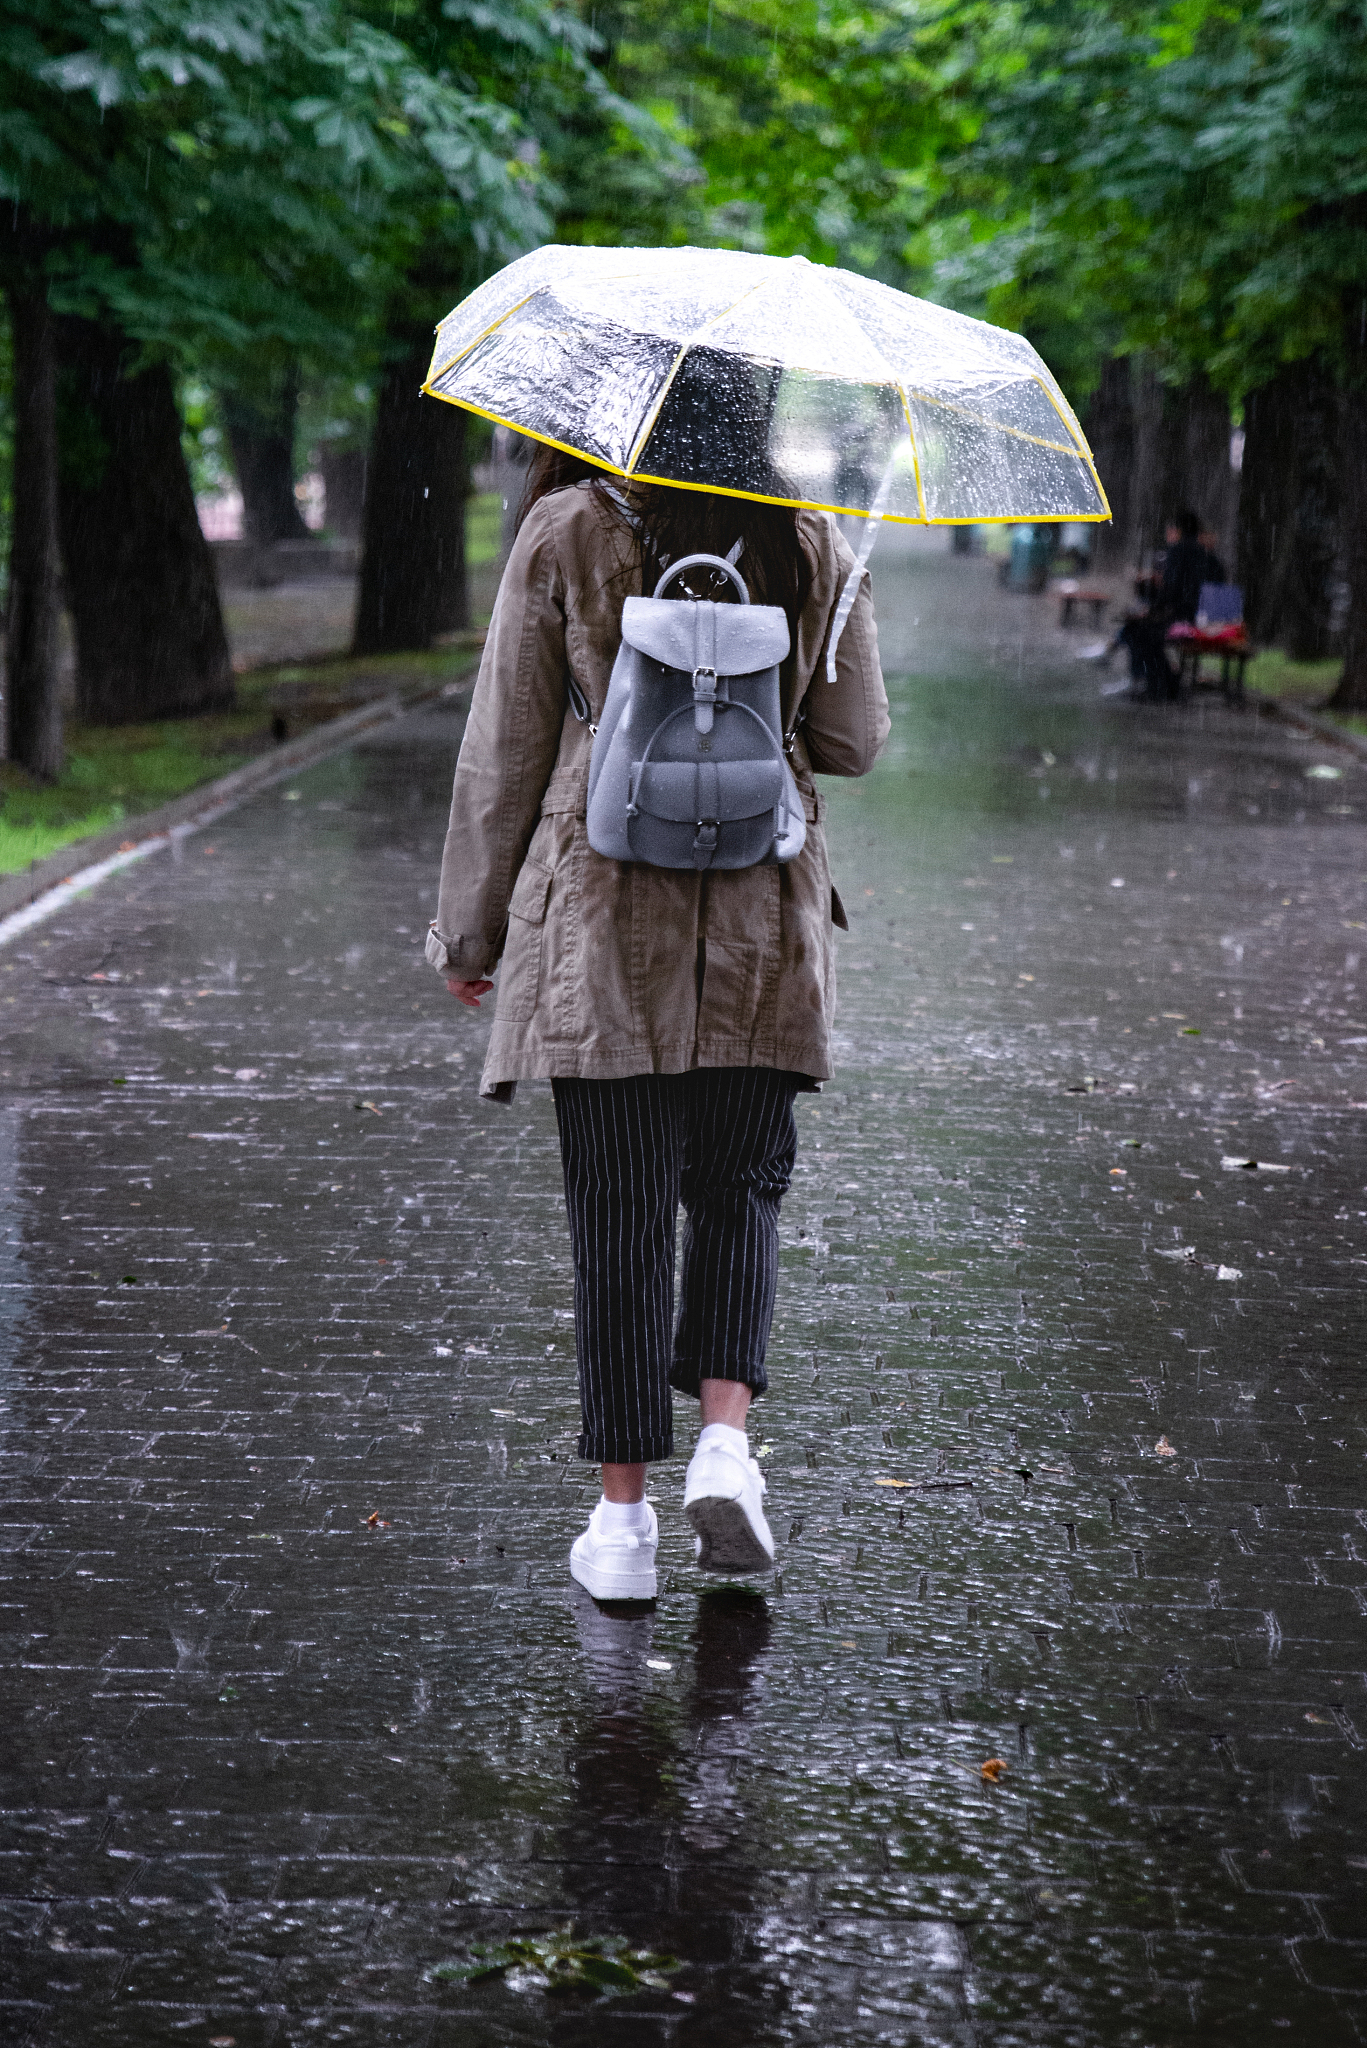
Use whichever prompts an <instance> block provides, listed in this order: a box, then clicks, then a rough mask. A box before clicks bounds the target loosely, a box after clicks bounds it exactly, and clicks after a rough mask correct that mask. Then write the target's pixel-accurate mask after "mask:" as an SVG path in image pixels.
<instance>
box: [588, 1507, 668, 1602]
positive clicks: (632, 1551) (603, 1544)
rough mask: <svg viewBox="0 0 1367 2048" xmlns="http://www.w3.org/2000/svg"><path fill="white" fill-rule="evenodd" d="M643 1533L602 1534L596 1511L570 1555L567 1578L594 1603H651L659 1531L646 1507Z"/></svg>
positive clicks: (613, 1531)
mask: <svg viewBox="0 0 1367 2048" xmlns="http://www.w3.org/2000/svg"><path fill="white" fill-rule="evenodd" d="M646 1517H647V1527H646V1529H645V1530H644V1532H637V1531H635V1530H631V1529H613V1530H605V1529H604V1528H603V1526H602V1521H601V1518H600V1516H599V1513H598V1509H597V1508H595V1509H594V1511H593V1513H592V1514H591V1515H590V1516H589V1526H588V1528H587V1529H585V1531H584V1533H583V1535H582V1536H580V1537H579V1538H578V1539H577V1541H576V1542H575V1545H574V1548H573V1549H572V1550H571V1552H570V1576H571V1578H575V1579H578V1581H579V1583H580V1585H581V1586H582V1587H583V1588H584V1590H585V1592H586V1593H591V1594H592V1595H593V1597H594V1599H595V1600H653V1599H654V1598H655V1552H656V1550H657V1549H658V1548H659V1543H660V1529H659V1524H658V1523H657V1522H656V1520H655V1510H654V1508H652V1507H650V1506H649V1505H647V1507H646Z"/></svg>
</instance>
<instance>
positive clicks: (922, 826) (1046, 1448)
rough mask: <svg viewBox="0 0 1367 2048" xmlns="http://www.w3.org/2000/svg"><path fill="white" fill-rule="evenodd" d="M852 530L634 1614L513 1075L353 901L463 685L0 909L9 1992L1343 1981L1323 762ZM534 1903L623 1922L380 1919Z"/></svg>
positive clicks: (110, 1997)
mask: <svg viewBox="0 0 1367 2048" xmlns="http://www.w3.org/2000/svg"><path fill="white" fill-rule="evenodd" d="M880 556H881V558H882V559H881V565H880V566H879V568H878V595H879V605H880V616H881V620H882V632H883V642H884V650H885V655H886V658H887V666H888V669H889V672H890V675H891V676H892V677H893V678H894V681H893V688H892V695H893V698H894V703H895V707H896V708H895V724H894V735H893V742H892V744H891V746H890V748H889V751H888V754H887V755H886V756H885V758H884V760H883V762H881V763H880V765H879V768H878V770H877V771H876V772H875V774H874V775H873V776H872V777H871V778H870V779H869V780H868V781H867V782H866V783H863V784H859V785H851V786H848V787H846V786H840V785H827V787H828V792H829V795H830V798H831V835H832V844H833V864H834V867H835V870H836V874H837V879H838V881H839V883H840V886H841V890H842V893H843V894H844V896H845V898H846V900H847V902H848V903H849V905H850V909H851V924H852V927H853V929H852V931H851V934H850V936H849V938H848V939H847V940H845V941H844V942H843V944H842V968H841V972H842V1007H841V1015H840V1031H841V1034H842V1040H843V1051H842V1067H841V1072H840V1075H839V1077H838V1079H837V1080H836V1082H835V1083H833V1084H832V1085H831V1086H830V1087H828V1088H827V1090H826V1091H825V1093H824V1094H823V1095H822V1096H820V1097H818V1098H814V1099H811V1100H809V1101H805V1102H803V1103H802V1104H801V1105H800V1107H799V1112H798V1113H799V1119H800V1125H801V1152H800V1156H799V1165H798V1173H797V1176H796V1178H795V1181H794V1187H793V1192H792V1195H791V1196H790V1198H789V1200H788V1203H787V1205H786V1207H785V1212H784V1222H783V1252H782V1262H783V1282H782V1287H781V1291H780V1308H779V1317H778V1321H777V1324H776V1330H775V1340H774V1346H773V1352H772V1357H771V1369H772V1371H773V1378H774V1390H773V1392H772V1393H771V1394H770V1396H769V1397H768V1398H767V1399H766V1401H765V1402H764V1403H763V1404H762V1406H761V1408H760V1409H759V1410H757V1411H756V1421H757V1425H758V1426H757V1429H756V1430H755V1432H754V1433H753V1434H754V1435H755V1436H756V1437H758V1436H760V1435H762V1436H763V1438H764V1449H765V1452H766V1460H765V1471H766V1474H767V1477H768V1482H769V1488H770V1502H771V1504H772V1519H773V1522H774V1528H775V1533H776V1535H777V1536H778V1537H779V1540H780V1553H781V1554H780V1565H781V1570H780V1572H779V1575H778V1577H777V1579H776V1580H775V1581H774V1582H773V1583H772V1584H771V1585H769V1586H767V1587H766V1588H765V1589H764V1593H763V1597H759V1596H758V1595H756V1594H754V1593H752V1592H749V1591H746V1590H744V1589H732V1590H729V1591H728V1590H727V1589H724V1588H709V1586H708V1585H707V1584H706V1583H705V1582H700V1581H699V1580H698V1578H697V1576H696V1574H695V1572H694V1570H693V1567H692V1564H691V1556H690V1547H689V1544H688V1541H687V1532H686V1530H685V1527H684V1524H683V1520H682V1515H681V1513H680V1511H679V1494H680V1489H681V1485H682V1461H679V1462H678V1463H676V1464H675V1465H673V1466H670V1467H666V1468H661V1469H659V1470H657V1471H656V1473H655V1474H654V1476H653V1479H652V1486H651V1491H652V1494H653V1496H655V1497H656V1500H657V1508H658V1512H659V1515H660V1522H661V1539H662V1540H661V1597H660V1600H659V1602H658V1605H657V1607H656V1608H655V1609H654V1610H653V1611H652V1612H649V1613H633V1612H631V1611H629V1610H618V1611H615V1612H614V1611H610V1610H598V1609H596V1608H594V1607H593V1606H592V1604H591V1603H586V1602H584V1601H583V1600H582V1598H581V1596H580V1595H579V1592H578V1589H576V1588H575V1587H573V1585H572V1584H571V1582H570V1581H569V1579H568V1576H567V1573H566V1571H565V1554H566V1552H567V1550H568V1546H569V1543H570V1541H571V1539H572V1537H573V1535H574V1534H575V1532H576V1530H577V1528H578V1526H579V1524H580V1521H581V1519H582V1516H583V1515H584V1513H585V1511H586V1508H587V1505H588V1503H589V1502H590V1500H591V1499H592V1497H593V1491H594V1489H593V1483H592V1479H591V1477H590V1475H589V1474H587V1473H586V1471H585V1470H584V1468H582V1467H581V1466H579V1465H578V1464H577V1463H576V1462H575V1461H574V1458H573V1444H574V1435H575V1428H576V1422H575V1402H574V1393H573V1371H572V1341H573V1340H572V1333H571V1321H570V1313H569V1311H570V1272H569V1261H568V1254H567V1249H566V1244H565V1236H564V1226H563V1219H562V1214H561V1196H560V1192H559V1187H558V1165H557V1154H556V1150H555V1144H554V1135H553V1133H554V1120H553V1115H552V1110H551V1105H550V1102H549V1095H548V1091H546V1090H544V1089H527V1090H524V1091H523V1092H522V1093H521V1094H520V1095H519V1098H518V1101H517V1103H516V1105H515V1106H514V1107H513V1108H512V1109H511V1110H503V1109H496V1108H492V1107H489V1106H483V1105H480V1104H479V1103H478V1101H477V1099H476V1096H475V1076H476V1074H477V1072H478V1063H479V1053H480V1044H481V1039H482V1033H483V1031H484V1029H485V1028H486V1026H485V1025H484V1023H483V1022H482V1021H476V1020H467V1019H466V1018H465V1017H463V1016H454V1015H452V1014H450V1013H449V1012H448V1009H447V1008H446V1007H445V1005H446V998H445V997H444V995H443V993H442V991H441V989H440V985H439V983H437V981H436V978H435V977H434V976H432V975H431V974H430V971H429V970H427V969H426V968H425V967H424V966H423V964H422V961H421V939H422V935H423V931H424V928H425V924H426V919H427V917H428V915H429V914H430V904H431V900H432V889H433V882H434V876H435V864H436V857H437V852H438V849H439V846H440V840H441V834H442V829H443V826H444V821H445V812H446V805H447V801H448V796H449V781H450V768H451V762H452V759H453V754H454V749H455V746H456V745H457V743H458V740H459V733H460V720H461V705H460V701H459V700H451V701H447V702H445V703H443V704H442V705H441V706H440V707H439V708H435V709H430V710H427V711H424V712H422V713H420V714H416V715H414V716H413V717H411V718H409V719H407V720H405V721H403V722H402V723H400V724H398V725H396V726H394V727H392V728H390V729H388V730H387V731H386V732H385V733H384V735H383V736H381V737H378V738H375V739H372V740H369V741H367V742H366V743H365V745H364V746H361V747H358V748H357V749H356V750H355V751H353V752H352V753H351V754H349V755H346V756H344V757H341V758H340V759H339V760H337V761H335V762H332V763H328V764H324V765H323V766H321V767H318V768H316V769H314V770H312V771H310V772H309V773H308V774H307V775H304V776H302V777H301V778H300V779H299V781H298V783H297V784H296V785H293V786H290V787H287V788H284V789H282V790H277V791H273V792H270V793H268V794H267V795H265V796H263V797H261V798H259V799H258V800H256V801H255V802H254V803H252V804H250V805H248V806H246V807H244V808H243V809H242V810H241V811H239V812H237V813H235V814H234V815H232V816H231V817H229V818H226V819H223V820H221V821H219V822H218V823H217V824H216V825H215V826H214V828H213V831H212V834H204V835H201V836H200V837H198V838H192V839H190V840H188V841H186V842H184V844H183V847H182V849H181V852H180V856H179V859H178V861H177V862H175V863H173V861H172V859H171V858H170V856H169V855H168V856H163V857H159V858H158V859H157V860H153V861H150V862H148V863H146V864H145V865H144V866H142V867H139V868H137V869H130V870H128V871H127V872H126V873H125V874H123V875H120V876H119V877H117V878H115V879H114V880H111V881H110V882H109V883H107V884H106V885H105V886H104V887H103V888H102V889H101V890H100V891H98V892H97V893H96V894H94V895H92V896H90V897H89V898H87V899H85V900H84V901H82V902H80V903H79V904H77V905H75V906H73V907H71V908H70V909H68V910H67V911H66V912H65V913H64V914H63V915H62V916H61V917H60V918H59V919H58V920H57V921H56V922H55V924H51V925H48V926H45V927H40V928H38V929H37V930H36V931H33V932H30V933H29V934H27V935H26V936H25V937H24V938H22V939H21V940H20V941H18V942H17V944H16V945H15V946H13V947H11V948H10V950H9V951H8V952H6V953H3V954H0V997H2V998H3V1015H4V1042H3V1046H2V1047H0V1053H2V1054H3V1058H2V1059H0V1077H2V1078H3V1086H4V1096H3V1102H2V1103H0V1111H2V1114H0V1148H3V1151H2V1152H0V1158H3V1160H4V1162H6V1163H7V1167H8V1170H7V1172H6V1174H5V1200H6V1205H7V1206H6V1209H5V1217H4V1223H5V1229H4V1233H3V1242H0V1327H3V1330H4V1332H5V1335H6V1353H5V1355H6V1360H7V1368H6V1369H7V1379H6V1399H7V1412H8V1434H7V1439H6V1455H7V1493H6V1507H7V1512H6V1516H5V1524H6V1543H7V1549H6V1568H5V1602H6V1653H7V1654H6V1659H5V1664H6V1678H7V1689H8V1693H9V1708H8V1713H7V1726H8V1729H9V1734H10V1740H9V1742H8V1744H7V1750H8V1755H7V1759H6V1765H7V1768H6V1788H7V1789H6V1798H5V1806H6V1809H7V1815H6V1854H5V1864H4V1868H5V1872H6V1876H5V1884H4V1896H5V1906H4V1912H5V1916H6V1936H5V1939H6V1970H5V1976H4V1987H3V1991H2V1992H0V2000H2V2001H3V2003H0V2011H2V2012H3V2015H4V2017H3V2021H2V2022H0V2032H3V2034H4V2038H5V2039H6V2040H10V2039H12V2040H14V2041H16V2042H23V2043H34V2044H38V2043H41V2044H43V2048H49V2044H58V2048H66V2044H69V2043H71V2044H74V2043H80V2048H100V2044H105V2043H111V2044H112V2043H117V2044H120V2048H124V2044H127V2048H132V2044H136V2048H148V2044H159V2043H161V2042H163V2041H165V2042H171V2041H177V2042H182V2041H189V2042H204V2043H211V2042H214V2041H227V2040H229V2039H231V2040H232V2041H233V2042H234V2043H236V2044H238V2048H256V2044H263V2048H264V2044H277V2048H278V2044H286V2043H289V2044H295V2043H306V2042H307V2043H313V2042H319V2043H323V2042H348V2043H355V2042H361V2043H369V2042H375V2043H380V2042H384V2043H386V2044H391V2043H398V2044H405V2043H408V2042H413V2043H418V2042H421V2043H423V2044H437V2048H446V2044H457V2043H458V2044H461V2048H472V2044H479V2048H484V2044H497V2048H503V2044H521V2043H556V2044H561V2043H573V2044H576V2048H577V2044H580V2043H582V2044H585V2048H587V2044H589V2043H597V2042H599V2041H602V2040H614V2039H622V2040H624V2041H630V2042H632V2043H633V2044H635V2043H636V2042H641V2043H654V2042H659V2043H671V2044H673V2043H686V2044H708V2048H712V2044H728V2048H729V2044H735V2048H742V2044H744V2048H749V2044H752V2043H756V2044H758V2043H770V2042H773V2043H776V2044H778V2043H810V2044H814V2048H828V2044H835V2043H859V2044H865V2043H868V2044H873V2043H896V2044H908V2043H916V2044H918V2048H920V2044H927V2048H939V2044H953V2048H967V2044H969V2043H975V2044H984V2048H988V2044H990V2048H1014V2044H1017V2043H1021V2044H1024V2043H1043V2044H1048V2048H1055V2044H1062V2048H1092V2044H1098V2043H1103V2044H1107V2048H1110V2044H1117V2048H1120V2044H1125V2048H1129V2044H1133V2048H1166V2044H1169V2043H1176V2042H1193V2043H1194V2042H1197V2041H1200V2042H1203V2043H1204V2042H1208V2041H1210V2040H1229V2041H1231V2042H1238V2043H1240V2044H1241V2048H1242V2044H1246V2043H1260V2044H1261V2043H1263V2042H1275V2041H1278V2040H1282V2039H1289V2040H1292V2041H1299V2040H1302V2039H1313V2040H1314V2041H1316V2042H1317V2043H1322V2044H1324V2048H1336V2044H1338V2043H1340V2042H1342V2043H1350V2042H1357V2041H1359V2040H1360V2039H1362V2038H1363V2037H1364V2034H1367V2007H1364V1999H1367V1937H1364V1931H1363V1930H1364V1926H1365V1925H1367V1910H1365V1903H1367V1902H1365V1900H1364V1892H1365V1891H1367V1847H1365V1846H1364V1845H1365V1844H1367V1831H1365V1829H1364V1821H1365V1820H1367V1813H1365V1812H1364V1808H1365V1806H1367V1795H1365V1794H1364V1778H1365V1767H1364V1748H1363V1745H1364V1742H1367V1696H1364V1683H1365V1681H1364V1673H1363V1655H1362V1643H1363V1637H1362V1628H1363V1614H1364V1611H1367V1509H1365V1508H1364V1494H1363V1486H1362V1461H1363V1455H1364V1450H1367V1436H1365V1434H1364V1393H1363V1382H1362V1369H1361V1363H1360V1361H1361V1354H1362V1329H1363V1314H1362V1308H1361V1302H1362V1282H1363V1275H1364V1248H1363V1221H1364V1211H1367V1193H1365V1192H1364V1188H1363V1181H1364V1178H1367V1176H1364V1172H1363V1159H1364V1148H1363V1142H1362V1110H1363V1106H1364V1097H1367V1083H1365V1082H1364V1079H1363V1069H1362V1054H1363V1047H1364V1044H1367V1023H1364V1021H1363V1018H1364V1011H1363V1004H1362V997H1361V995H1360V994H1359V989H1360V986H1361V982H1360V959H1361V955H1362V951H1363V934H1364V928H1365V927H1367V907H1365V905H1367V892H1365V891H1364V879H1363V878H1364V862H1363V842H1362V820H1363V817H1364V815H1367V770H1364V768H1363V767H1361V766H1359V765H1358V764H1356V763H1355V762H1354V761H1353V759H1352V758H1351V757H1350V756H1348V755H1347V754H1343V755H1342V756H1338V755H1335V754H1334V752H1333V750H1332V749H1330V750H1328V751H1326V749H1325V748H1324V747H1323V746H1322V745H1321V744H1320V743H1318V742H1313V741H1309V740H1307V739H1305V738H1303V737H1301V736H1299V735H1297V734H1295V733H1292V732H1289V731H1286V730H1284V729H1281V728H1279V727H1277V726H1275V725H1272V724H1270V723H1260V722H1258V721H1257V720H1256V719H1255V718H1254V716H1253V714H1252V713H1247V712H1236V711H1233V710H1230V709H1228V708H1226V707H1225V706H1224V705H1223V704H1221V703H1220V702H1219V701H1218V700H1215V699H1210V698H1202V699H1198V701H1197V702H1196V703H1195V704H1193V705H1191V706H1188V707H1183V708H1180V709H1178V710H1176V711H1157V710H1150V709H1147V708H1145V707H1143V706H1136V705H1131V704H1128V703H1125V702H1122V701H1119V700H1117V699H1102V698H1101V697H1100V696H1099V695H1098V683H1097V677H1096V675H1095V673H1094V672H1093V671H1091V670H1083V669H1082V668H1081V665H1080V664H1076V663H1074V662H1073V660H1072V657H1071V644H1072V643H1071V642H1070V641H1069V640H1068V639H1067V638H1066V636H1063V635H1061V634H1059V633H1058V632H1057V631H1056V630H1055V628H1054V624H1053V619H1052V616H1051V614H1050V609H1049V608H1048V607H1047V603H1046V601H1045V600H1038V601H1037V600H1031V599H1027V598H1017V597H1008V596H1007V595H1006V594H1005V593H1003V592H1001V591H1000V590H999V589H998V588H997V586H996V584H995V582H994V580H993V576H992V571H991V565H989V564H986V563H983V562H981V561H976V560H972V559H967V560H965V559H963V558H951V557H949V556H948V555H947V554H945V553H943V552H942V551H941V548H940V544H939V542H938V541H937V542H936V543H935V544H934V549H933V551H932V549H931V548H930V547H929V546H928V545H922V544H917V543H907V542H901V543H899V542H897V541H895V540H893V541H892V542H890V543H889V544H888V545H886V546H885V544H884V542H882V541H880V543H879V556H876V557H875V563H876V564H878V563H879V557H880ZM1325 768H1332V769H1336V770H1338V771H1339V772H1338V773H1337V774H1334V775H1324V774H1322V773H1321V774H1316V773H1314V772H1312V771H1314V770H1316V769H1320V770H1323V769H1325ZM1243 1161H1249V1162H1258V1163H1257V1164H1241V1163H1237V1162H1243ZM1231 1162H1234V1163H1231ZM1277 1169H1280V1170H1277ZM690 1433H691V1432H690V1431H689V1430H687V1429H686V1430H685V1432H684V1435H685V1439H686V1438H687V1437H688V1435H689V1434H690ZM994 1757H995V1758H1000V1759H1002V1760H1003V1762H1004V1764H1005V1769H1004V1771H1003V1772H1002V1773H1001V1775H1000V1779H999V1782H998V1783H997V1784H995V1785H994V1784H992V1783H990V1782H989V1781H988V1780H986V1779H984V1777H983V1775H982V1770H981V1767H982V1764H983V1763H984V1762H985V1761H987V1760H989V1759H991V1758H994ZM565 1927H573V1929H574V1930H575V1932H576V1933H577V1934H579V1935H581V1936H594V1935H603V1936H607V1935H613V1936H621V1937H624V1938H625V1939H627V1940H628V1941H630V1942H631V1943H632V1944H633V1945H635V1946H638V1947H640V1948H648V1949H651V1950H654V1951H663V1952H667V1953H669V1954H671V1955H673V1956H675V1957H677V1958H678V1959H679V1965H680V1967H679V1968H678V1970H677V1971H675V1972H672V1973H670V1974H669V1976H668V1978H667V1988H663V1989H659V1988H656V1989H650V1990H647V1991H643V1992H640V1993H636V1994H633V1995H632V1996H630V1997H624V1998H620V1999H615V2000H611V2001H603V2002H595V2003H592V2004H588V2005H586V2004H585V2003H584V2002H583V2001H582V2000H580V1999H575V1998H570V1999H566V2000H558V1999H550V1998H548V1997H547V1996H546V1995H545V1994H544V1993H541V1992H535V1993H533V1992H520V1991H518V1990H516V1989H513V1988H510V1987H509V1985H508V1984H506V1983H504V1982H502V1981H500V1980H492V1981H486V1982H483V1983H474V1984H461V1983H457V1982H447V1981H443V1980H441V1979H439V1978H436V1977H434V1976H433V1975H432V1972H433V1971H434V1970H436V1969H437V1968H438V1967H439V1966H440V1965H441V1964H442V1963H443V1962H445V1961H459V1960H460V1959H462V1958H465V1957H467V1956H468V1955H469V1954H470V1951H471V1947H472V1945H473V1944H477V1943H490V1942H493V1943H496V1942H499V1941H502V1940H505V1939H507V1938H508V1937H509V1936H511V1935H516V1934H526V1933H535V1934H547V1933H550V1932H552V1931H554V1930H557V1929H561V1928H565Z"/></svg>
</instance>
